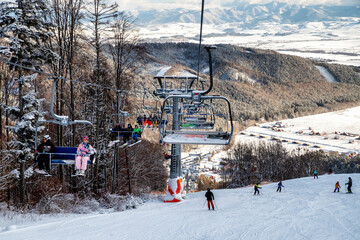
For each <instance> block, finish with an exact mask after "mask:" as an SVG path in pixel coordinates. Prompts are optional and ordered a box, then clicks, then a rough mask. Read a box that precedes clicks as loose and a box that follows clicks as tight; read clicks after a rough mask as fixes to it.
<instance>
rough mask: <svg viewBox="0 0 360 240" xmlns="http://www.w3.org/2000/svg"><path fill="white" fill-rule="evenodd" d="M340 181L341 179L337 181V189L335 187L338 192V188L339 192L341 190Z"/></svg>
mask: <svg viewBox="0 0 360 240" xmlns="http://www.w3.org/2000/svg"><path fill="white" fill-rule="evenodd" d="M340 188H341V187H340V183H339V181H337V182H336V183H335V189H334V192H336V190H337V191H338V192H339V191H340Z"/></svg>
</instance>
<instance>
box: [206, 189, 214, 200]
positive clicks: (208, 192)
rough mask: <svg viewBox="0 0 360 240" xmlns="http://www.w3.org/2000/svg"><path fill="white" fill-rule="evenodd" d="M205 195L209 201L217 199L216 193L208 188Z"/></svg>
mask: <svg viewBox="0 0 360 240" xmlns="http://www.w3.org/2000/svg"><path fill="white" fill-rule="evenodd" d="M205 197H206V199H207V200H208V201H210V200H215V198H214V194H213V193H212V192H211V191H210V190H208V191H207V192H206V193H205Z"/></svg>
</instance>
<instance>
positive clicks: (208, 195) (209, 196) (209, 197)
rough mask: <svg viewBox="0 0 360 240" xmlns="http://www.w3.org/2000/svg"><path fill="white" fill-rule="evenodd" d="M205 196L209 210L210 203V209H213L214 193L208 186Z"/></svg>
mask: <svg viewBox="0 0 360 240" xmlns="http://www.w3.org/2000/svg"><path fill="white" fill-rule="evenodd" d="M205 197H206V200H207V202H208V208H209V210H210V204H211V206H212V210H215V208H214V203H213V200H215V198H214V194H213V193H212V192H211V191H210V188H208V189H207V192H206V193H205Z"/></svg>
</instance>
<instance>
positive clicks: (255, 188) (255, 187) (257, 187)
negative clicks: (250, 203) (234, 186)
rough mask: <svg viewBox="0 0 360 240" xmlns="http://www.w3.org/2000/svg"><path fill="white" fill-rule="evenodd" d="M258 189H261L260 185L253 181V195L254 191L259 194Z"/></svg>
mask: <svg viewBox="0 0 360 240" xmlns="http://www.w3.org/2000/svg"><path fill="white" fill-rule="evenodd" d="M259 189H261V187H259V185H258V184H257V183H255V186H254V190H255V192H254V195H255V194H256V193H257V194H258V195H260V191H259Z"/></svg>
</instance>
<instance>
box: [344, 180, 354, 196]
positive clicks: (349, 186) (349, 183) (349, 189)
mask: <svg viewBox="0 0 360 240" xmlns="http://www.w3.org/2000/svg"><path fill="white" fill-rule="evenodd" d="M345 185H348V187H347V190H348V193H352V191H351V186H352V179H351V177H349V181H348V182H347V183H345Z"/></svg>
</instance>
